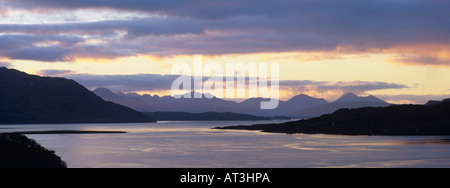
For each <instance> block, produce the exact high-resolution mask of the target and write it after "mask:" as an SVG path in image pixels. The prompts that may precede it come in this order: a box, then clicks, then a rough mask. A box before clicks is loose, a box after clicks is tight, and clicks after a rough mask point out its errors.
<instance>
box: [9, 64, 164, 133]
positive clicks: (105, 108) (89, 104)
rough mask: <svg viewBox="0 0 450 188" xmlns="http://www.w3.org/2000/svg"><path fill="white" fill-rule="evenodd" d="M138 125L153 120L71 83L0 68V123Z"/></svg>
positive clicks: (65, 80) (73, 82)
mask: <svg viewBox="0 0 450 188" xmlns="http://www.w3.org/2000/svg"><path fill="white" fill-rule="evenodd" d="M141 122H155V121H154V120H153V119H151V118H149V117H147V116H145V115H144V114H142V113H140V112H136V111H135V110H132V109H130V108H128V107H125V106H122V105H118V104H115V103H112V102H106V101H104V100H103V99H101V98H100V97H98V96H97V95H95V94H94V93H92V92H91V91H89V90H88V89H86V88H85V87H83V86H82V85H80V84H78V83H77V82H75V81H73V80H68V79H65V78H52V77H40V76H35V75H29V74H26V73H24V72H20V71H18V70H14V69H7V68H5V67H2V68H0V124H44V123H45V124H56V123H61V124H65V123H141Z"/></svg>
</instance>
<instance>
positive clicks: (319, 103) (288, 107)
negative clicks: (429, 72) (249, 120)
mask: <svg viewBox="0 0 450 188" xmlns="http://www.w3.org/2000/svg"><path fill="white" fill-rule="evenodd" d="M93 92H94V93H95V94H97V95H98V96H100V97H102V98H103V99H104V100H106V101H112V102H115V103H118V104H121V105H124V106H128V107H130V108H133V109H135V110H137V111H141V112H186V113H205V112H222V113H223V112H231V113H237V114H248V115H253V116H265V117H272V116H288V117H295V118H309V117H317V116H321V115H323V114H329V113H333V112H335V111H336V110H338V109H342V108H361V107H386V106H389V105H390V104H389V103H387V102H385V101H383V100H381V99H379V98H377V97H375V96H368V97H359V96H357V95H355V94H353V93H348V94H345V95H344V96H342V97H341V98H339V99H338V100H336V101H334V102H331V103H330V102H328V101H326V100H325V99H321V98H313V97H310V96H308V95H304V94H301V95H297V96H294V97H293V98H291V99H289V100H287V101H282V100H280V101H279V106H278V108H276V109H273V110H261V109H260V103H261V101H269V100H270V99H264V98H251V99H247V100H245V101H243V102H241V103H238V102H234V101H228V100H224V99H220V98H216V97H213V98H212V99H208V98H206V97H203V98H199V99H197V98H181V99H175V98H174V97H172V96H163V97H160V96H158V95H155V96H151V95H139V94H136V93H128V94H125V93H120V92H119V93H114V92H112V91H110V90H109V89H106V88H98V89H95V90H94V91H93ZM191 94H193V93H191ZM203 95H206V94H203ZM192 96H193V95H192ZM187 106H188V108H187Z"/></svg>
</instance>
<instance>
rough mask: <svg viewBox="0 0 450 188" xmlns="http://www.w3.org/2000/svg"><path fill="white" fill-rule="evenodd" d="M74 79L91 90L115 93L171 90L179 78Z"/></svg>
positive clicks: (87, 76)
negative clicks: (102, 89) (97, 89)
mask: <svg viewBox="0 0 450 188" xmlns="http://www.w3.org/2000/svg"><path fill="white" fill-rule="evenodd" d="M65 77H66V78H69V79H73V80H75V81H77V82H78V83H80V84H82V85H83V86H85V87H87V88H89V89H95V88H108V89H111V90H113V91H115V92H135V91H152V90H153V91H155V90H170V88H171V86H172V82H173V81H174V80H175V79H177V78H178V77H179V76H173V75H158V74H137V75H92V74H72V75H66V76H65Z"/></svg>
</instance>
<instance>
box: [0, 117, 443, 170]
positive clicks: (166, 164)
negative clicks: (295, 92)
mask: <svg viewBox="0 0 450 188" xmlns="http://www.w3.org/2000/svg"><path fill="white" fill-rule="evenodd" d="M254 123H255V122H162V123H158V124H91V125H36V126H13V127H11V126H0V128H10V129H16V130H18V129H19V130H21V131H23V130H28V131H29V130H33V131H39V130H61V129H63V130H64V129H71V130H107V131H126V132H128V133H127V134H118V135H29V137H31V138H33V139H35V140H37V141H38V142H39V143H41V144H42V145H43V146H45V147H47V148H50V149H52V150H55V151H56V153H57V154H58V155H60V156H61V157H62V158H63V159H64V160H65V161H66V162H67V163H68V165H69V167H155V168H157V167H163V168H191V167H192V168H201V167H205V168H210V167H217V168H222V167H224V168H239V167H241V168H278V167H287V168H291V167H450V145H449V143H450V137H439V136H419V137H408V136H406V137H396V136H335V135H306V134H296V135H287V134H276V133H261V132H255V131H238V130H230V131H228V130H227V131H224V130H220V131H219V130H213V129H211V128H212V127H218V126H227V125H235V124H254ZM257 123H261V122H257ZM8 131H10V130H8ZM12 131H15V130H12Z"/></svg>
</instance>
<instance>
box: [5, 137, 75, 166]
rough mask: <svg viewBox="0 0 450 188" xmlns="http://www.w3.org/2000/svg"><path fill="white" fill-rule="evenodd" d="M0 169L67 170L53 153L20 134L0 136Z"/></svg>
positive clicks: (63, 163) (64, 164)
mask: <svg viewBox="0 0 450 188" xmlns="http://www.w3.org/2000/svg"><path fill="white" fill-rule="evenodd" d="M0 153H1V154H0V168H67V165H66V163H65V162H64V161H62V160H61V158H60V157H59V156H57V155H55V152H54V151H50V150H48V149H45V148H44V147H42V146H41V145H39V144H38V143H37V142H36V141H34V140H32V139H29V138H27V137H26V136H23V135H20V134H0Z"/></svg>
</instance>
